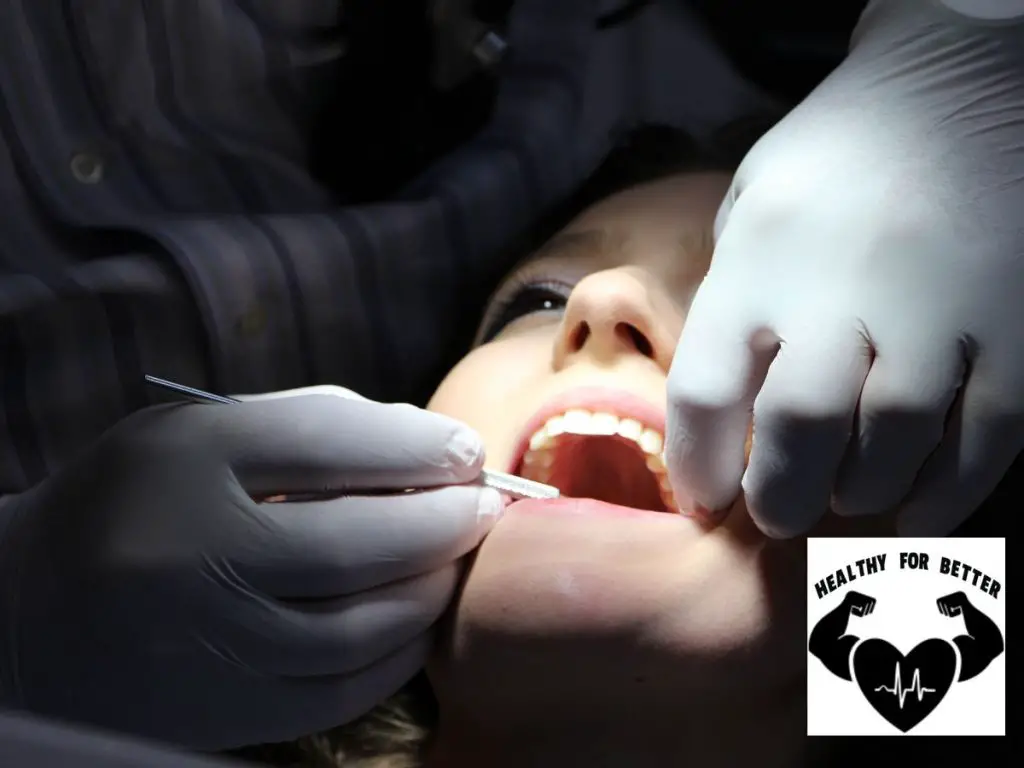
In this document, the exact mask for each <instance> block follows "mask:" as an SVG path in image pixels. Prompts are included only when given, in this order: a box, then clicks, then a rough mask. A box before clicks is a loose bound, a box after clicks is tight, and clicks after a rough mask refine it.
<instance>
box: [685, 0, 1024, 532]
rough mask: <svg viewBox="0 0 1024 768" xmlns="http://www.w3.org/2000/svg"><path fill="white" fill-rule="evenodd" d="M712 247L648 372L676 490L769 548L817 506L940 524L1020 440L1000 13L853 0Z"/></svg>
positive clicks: (742, 177)
mask: <svg viewBox="0 0 1024 768" xmlns="http://www.w3.org/2000/svg"><path fill="white" fill-rule="evenodd" d="M1015 4H1016V6H1017V8H1018V10H1024V8H1022V7H1021V6H1022V4H1021V3H1019V2H1016V3H1015ZM982 5H986V4H984V3H983V4H982ZM987 5H992V3H991V2H990V3H988V4H987ZM975 7H977V8H979V9H981V10H983V9H982V8H981V6H975ZM716 235H717V242H716V248H715V254H714V258H713V261H712V264H711V268H710V271H709V273H708V275H707V278H706V279H705V281H704V283H703V285H702V286H701V288H700V290H699V291H698V293H697V296H696V298H695V300H694V303H693V306H692V309H691V310H690V314H689V317H688V319H687V323H686V328H685V330H684V332H683V334H682V337H681V339H680V342H679V347H678V350H677V352H676V356H675V359H674V361H673V364H672V369H671V372H670V374H669V417H668V436H667V438H668V439H667V443H668V444H667V458H668V469H669V476H670V478H671V480H672V484H673V487H674V489H675V491H676V493H677V496H678V498H679V499H680V500H681V501H682V502H683V503H686V502H687V501H692V502H694V503H696V504H698V505H702V506H703V507H705V508H706V509H709V510H719V509H722V508H724V507H727V506H728V505H729V504H730V502H731V501H732V500H733V499H735V498H736V496H737V495H738V493H739V492H740V490H741V488H742V492H743V493H744V495H745V500H746V503H747V506H748V508H749V510H750V513H751V515H752V516H753V518H754V520H755V521H756V522H757V524H758V525H759V526H760V527H761V528H762V530H764V531H765V532H766V533H768V534H770V535H773V536H779V537H786V536H793V535H796V534H800V533H802V532H805V531H807V530H809V529H810V528H811V526H812V525H813V524H814V523H815V522H817V521H818V519H819V518H820V517H821V516H822V515H823V514H824V513H825V512H826V510H827V508H828V507H829V504H830V502H832V503H833V504H834V509H835V511H836V512H838V513H839V514H843V515H865V514H872V513H879V512H883V511H886V510H891V509H894V508H900V509H901V511H900V514H899V517H898V525H899V529H900V531H901V533H903V534H905V535H944V534H946V533H949V532H950V531H951V530H952V529H954V528H955V527H956V526H957V525H959V524H960V523H961V522H963V521H964V520H965V519H966V518H967V517H968V516H969V515H970V514H971V512H972V511H973V510H974V509H975V508H976V507H977V506H978V505H979V504H980V503H981V502H982V501H983V500H984V499H985V497H986V496H987V495H988V494H989V493H990V492H991V491H992V490H993V488H994V487H995V485H996V484H997V482H998V481H999V480H1000V478H1001V477H1002V475H1003V474H1004V473H1005V471H1006V470H1007V468H1008V467H1009V465H1010V464H1011V462H1012V461H1013V459H1014V458H1015V457H1016V455H1017V454H1018V453H1019V452H1020V451H1021V449H1022V447H1024V418H1022V417H1024V23H1021V21H1020V20H1019V19H1018V20H1017V21H1016V22H1014V23H1002V24H993V23H980V22H977V21H975V20H971V19H968V18H966V17H964V16H961V15H958V14H957V13H955V12H953V11H952V10H950V9H949V8H947V7H943V6H942V5H940V4H938V3H937V2H932V1H930V0H887V1H885V2H873V3H871V4H870V5H869V7H868V9H867V10H866V11H865V13H864V15H863V16H862V18H861V21H860V24H859V26H858V28H857V30H856V32H855V34H854V38H853V41H852V49H851V53H850V55H849V58H848V59H847V60H846V61H845V63H843V64H842V65H841V66H840V67H839V68H838V70H837V71H836V72H834V73H833V75H831V76H830V77H829V78H828V79H827V80H826V81H825V82H824V83H823V84H822V85H821V86H820V87H819V88H818V89H817V90H816V91H815V92H814V93H813V94H812V95H811V96H810V97H809V98H808V99H807V100H806V101H805V102H804V103H803V104H802V105H800V106H799V107H798V108H797V109H795V110H794V111H793V112H792V114H790V115H789V116H788V117H787V118H786V119H785V120H784V121H782V122H781V123H780V124H779V125H778V126H777V127H776V128H774V129H773V130H772V131H771V132H770V133H768V134H767V135H766V136H765V137H764V138H763V139H762V140H761V141H760V142H759V143H758V144H757V145H756V146H755V147H754V148H753V149H752V150H751V152H750V153H749V155H748V156H747V157H746V159H745V160H744V162H743V164H742V166H741V167H740V169H739V171H738V173H737V174H736V177H735V180H734V181H733V185H732V188H731V190H730V192H729V194H728V196H727V198H726V200H725V201H724V203H723V205H722V208H721V210H720V212H719V216H718V220H717V222H716ZM751 412H753V423H754V438H753V447H752V452H751V455H750V460H749V465H748V466H746V469H744V466H745V460H744V439H745V436H746V433H747V429H748V426H749V423H750V418H751Z"/></svg>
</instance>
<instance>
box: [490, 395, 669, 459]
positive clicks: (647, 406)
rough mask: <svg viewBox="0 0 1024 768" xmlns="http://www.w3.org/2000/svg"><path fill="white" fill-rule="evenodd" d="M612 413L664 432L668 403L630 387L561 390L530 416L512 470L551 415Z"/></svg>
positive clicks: (521, 435)
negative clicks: (577, 412) (639, 394)
mask: <svg viewBox="0 0 1024 768" xmlns="http://www.w3.org/2000/svg"><path fill="white" fill-rule="evenodd" d="M576 409H578V410H582V411H589V412H590V413H596V412H601V413H610V414H612V415H614V416H617V417H619V418H620V419H636V420H637V421H639V422H640V423H641V424H643V425H644V426H645V427H648V428H650V429H654V430H656V431H658V432H660V433H661V434H662V435H664V434H665V406H664V405H655V404H654V403H651V402H650V401H649V400H646V399H644V398H642V397H639V396H638V395H635V394H633V393H632V392H629V391H627V390H623V389H615V388H611V387H579V388H575V389H569V390H566V391H565V392H561V393H559V394H558V395H555V396H554V397H553V398H551V399H550V400H548V401H547V402H546V403H544V405H542V406H541V407H540V409H539V410H538V411H537V412H536V413H534V414H533V416H531V417H530V418H529V419H528V420H527V422H526V424H525V425H524V426H523V429H522V431H521V432H520V433H519V438H518V440H517V441H516V448H515V451H514V452H513V453H512V461H511V463H510V465H509V467H508V471H509V472H515V471H516V470H517V469H519V464H520V462H521V461H522V460H523V455H524V454H525V453H526V450H527V448H529V446H530V438H531V437H532V436H533V433H534V432H536V431H537V430H538V429H540V428H541V427H542V426H544V424H545V423H546V422H547V420H548V419H550V418H551V417H552V416H558V415H559V414H562V413H565V412H566V411H571V410H576Z"/></svg>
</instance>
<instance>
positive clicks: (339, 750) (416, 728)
mask: <svg viewBox="0 0 1024 768" xmlns="http://www.w3.org/2000/svg"><path fill="white" fill-rule="evenodd" d="M776 119H777V118H776V116H770V115H758V116H753V117H746V118H742V119H740V120H736V121H734V122H731V123H729V124H728V125H726V126H724V127H723V128H721V129H719V130H718V131H716V132H714V133H713V134H712V135H711V136H710V137H709V139H707V140H705V141H698V140H696V139H694V138H693V137H692V136H691V135H690V134H689V133H687V132H686V131H683V130H681V129H679V128H673V127H671V126H665V125H641V126H638V127H636V128H634V129H632V130H630V131H628V132H626V133H625V134H624V135H623V136H622V137H621V139H620V140H619V141H617V142H616V143H615V145H614V147H613V149H612V150H611V152H610V153H609V154H608V156H607V158H606V159H605V160H604V162H603V163H601V165H600V166H599V167H598V169H597V170H596V171H595V172H594V173H593V174H592V175H591V176H590V177H589V178H588V179H587V180H586V181H585V182H584V183H583V185H582V186H580V188H579V189H578V190H577V191H576V192H575V193H574V194H572V195H571V196H570V197H569V198H568V199H567V200H565V201H564V202H563V203H562V204H561V205H558V206H556V207H555V208H554V209H553V210H552V211H551V212H550V213H549V214H548V215H547V216H546V217H544V218H543V219H542V221H541V222H539V223H538V225H537V226H536V227H535V228H534V229H533V231H531V232H530V233H529V237H528V239H527V240H526V241H525V242H523V243H520V244H519V250H520V255H525V254H524V253H523V252H524V251H525V252H530V251H532V250H533V249H534V248H535V247H537V246H539V245H540V244H542V243H543V242H545V241H546V240H548V239H549V238H550V237H551V236H552V235H554V234H555V233H556V232H558V231H559V230H561V229H562V228H563V227H564V226H565V225H566V224H568V223H569V222H570V221H571V220H572V219H573V218H575V217H576V216H577V215H578V214H580V213H582V212H583V211H584V210H586V209H587V208H589V207H590V206H591V205H593V204H595V203H597V202H598V201H600V200H603V199H604V198H606V197H608V196H610V195H613V194H615V193H617V192H621V191H622V190H625V189H628V188H630V187H633V186H636V185H638V184H645V183H647V182H652V181H656V180H658V179H661V178H664V177H666V176H673V175H675V174H679V173H700V172H705V171H726V172H731V171H734V170H735V169H736V168H737V167H738V165H739V163H740V161H741V160H742V159H743V156H744V155H745V154H746V153H747V151H748V150H749V149H750V148H751V147H752V146H753V145H754V143H755V142H756V141H757V140H758V139H759V138H760V137H761V136H762V135H763V134H764V133H765V131H766V130H767V129H768V128H770V127H771V125H773V124H774V123H775V122H776ZM510 263H514V262H510ZM436 722H437V702H436V700H435V699H434V696H433V692H432V691H431V689H430V684H429V683H428V682H427V680H426V675H425V674H423V673H420V674H419V675H418V676H417V677H416V678H415V679H414V680H413V681H412V682H411V683H409V684H408V685H407V686H406V687H405V688H403V689H402V690H401V691H400V692H399V693H398V694H396V695H395V696H393V697H392V698H390V699H388V700H387V701H386V702H384V703H383V704H381V705H379V706H378V707H376V708H375V709H373V710H372V711H370V712H369V713H368V714H366V715H365V716H363V717H361V718H359V719H358V720H355V721H353V722H351V723H349V724H347V725H343V726H340V727H338V728H333V729H331V730H329V731H325V732H324V733H320V734H317V735H315V736H309V737H306V738H303V739H298V740H297V741H291V742H285V743H282V744H267V745H259V746H254V747H247V748H245V749H241V750H236V751H234V752H232V753H231V754H232V755H233V756H234V757H237V758H240V759H242V760H247V761H253V762H257V763H260V764H263V765H273V766H279V767H280V768H419V766H421V765H422V764H423V762H424V757H425V753H426V750H427V748H428V747H429V743H430V736H431V734H432V732H433V730H434V726H435V724H436Z"/></svg>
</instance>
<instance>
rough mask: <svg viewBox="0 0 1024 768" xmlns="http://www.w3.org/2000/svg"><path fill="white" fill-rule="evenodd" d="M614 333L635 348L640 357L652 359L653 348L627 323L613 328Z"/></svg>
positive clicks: (645, 338) (644, 337)
mask: <svg viewBox="0 0 1024 768" xmlns="http://www.w3.org/2000/svg"><path fill="white" fill-rule="evenodd" d="M615 331H616V333H618V334H619V335H620V336H622V337H623V338H625V339H626V340H628V341H629V342H630V343H631V344H632V345H633V346H634V347H636V351H637V352H639V353H640V354H641V355H643V356H644V357H650V358H653V357H654V346H653V345H652V344H651V342H650V341H648V339H647V337H646V336H644V335H643V334H642V333H640V331H639V330H637V328H636V327H635V326H632V325H630V324H629V323H619V324H618V325H617V326H616V327H615Z"/></svg>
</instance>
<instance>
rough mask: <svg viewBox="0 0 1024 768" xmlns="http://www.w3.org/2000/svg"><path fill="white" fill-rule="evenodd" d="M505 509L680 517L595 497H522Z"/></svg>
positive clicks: (573, 514)
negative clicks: (624, 505) (599, 499)
mask: <svg viewBox="0 0 1024 768" xmlns="http://www.w3.org/2000/svg"><path fill="white" fill-rule="evenodd" d="M507 511H508V512H509V513H514V514H528V515H559V516H562V517H595V516H600V517H634V518H636V517H648V518H649V517H658V518H665V517H666V516H667V517H680V515H677V514H676V513H674V512H658V511H654V510H648V509H636V508H634V507H623V506H620V505H618V504H609V503H608V502H606V501H597V500H596V499H567V498H561V499H524V500H522V501H517V502H515V503H514V504H512V505H511V506H510V507H509V508H508V510H507Z"/></svg>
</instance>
